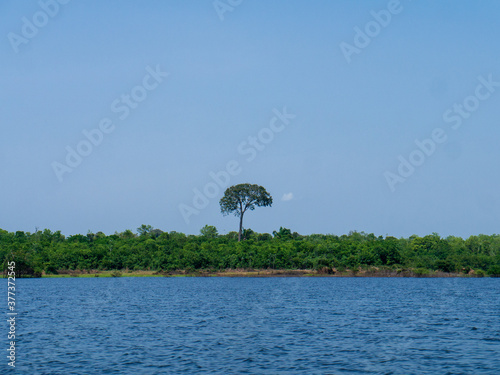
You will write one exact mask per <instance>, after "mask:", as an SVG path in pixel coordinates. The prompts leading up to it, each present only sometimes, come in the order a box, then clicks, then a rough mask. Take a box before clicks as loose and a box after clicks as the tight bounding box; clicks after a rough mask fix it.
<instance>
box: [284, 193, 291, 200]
mask: <svg viewBox="0 0 500 375" xmlns="http://www.w3.org/2000/svg"><path fill="white" fill-rule="evenodd" d="M292 199H293V193H286V194H283V196H282V197H281V200H282V201H291V200H292Z"/></svg>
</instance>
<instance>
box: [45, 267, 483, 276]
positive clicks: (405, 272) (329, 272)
mask: <svg viewBox="0 0 500 375" xmlns="http://www.w3.org/2000/svg"><path fill="white" fill-rule="evenodd" d="M484 276H486V275H485V274H484V273H482V272H478V273H476V272H474V271H470V272H468V273H449V272H442V271H432V270H426V269H421V268H420V269H394V270H393V269H379V268H375V267H373V268H369V269H360V270H348V269H347V270H342V271H339V270H336V269H331V268H326V267H325V268H323V269H319V270H310V269H309V270H307V269H306V270H274V269H262V270H255V269H227V270H219V271H213V270H198V271H188V270H176V271H151V270H134V271H133V270H108V271H101V270H59V271H58V272H57V274H45V273H43V274H42V278H64V277H84V278H85V277H484Z"/></svg>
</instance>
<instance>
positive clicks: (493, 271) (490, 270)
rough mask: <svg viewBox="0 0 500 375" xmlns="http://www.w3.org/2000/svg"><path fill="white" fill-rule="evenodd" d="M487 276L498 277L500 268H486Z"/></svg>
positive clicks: (495, 266) (496, 266)
mask: <svg viewBox="0 0 500 375" xmlns="http://www.w3.org/2000/svg"><path fill="white" fill-rule="evenodd" d="M488 275H490V276H491V277H500V266H498V265H494V266H490V268H488Z"/></svg>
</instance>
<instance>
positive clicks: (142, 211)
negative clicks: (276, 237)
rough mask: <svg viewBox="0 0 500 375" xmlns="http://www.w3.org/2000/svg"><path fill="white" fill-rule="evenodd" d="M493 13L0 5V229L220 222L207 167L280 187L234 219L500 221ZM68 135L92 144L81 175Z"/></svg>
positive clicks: (393, 223)
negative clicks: (269, 199)
mask: <svg viewBox="0 0 500 375" xmlns="http://www.w3.org/2000/svg"><path fill="white" fill-rule="evenodd" d="M55 4H56V5H55ZM214 4H215V6H214ZM231 4H232V5H231ZM229 9H230V10H229ZM498 14H500V3H499V2H497V1H494V0H490V1H481V2H472V1H440V2H436V1H418V2H417V1H410V0H401V1H397V0H391V1H378V0H377V1H375V0H374V1H352V0H344V1H342V0H338V1H326V0H324V1H320V0H316V1H307V2H306V1H284V0H282V1H264V0H253V1H246V0H244V1H237V0H232V1H229V0H221V1H219V2H213V1H196V2H185V1H159V0H157V1H152V0H151V1H144V2H139V1H125V0H124V1H119V2H118V1H109V2H102V1H91V0H89V1H78V0H71V1H67V0H66V1H62V0H61V1H60V2H55V0H45V1H40V2H38V1H31V0H30V1H23V2H19V1H15V0H8V1H2V2H1V3H0V29H1V30H0V36H1V39H0V56H1V59H0V71H1V75H0V100H1V103H2V105H1V106H0V124H1V130H2V132H1V134H2V136H1V138H0V173H1V176H2V180H1V181H2V183H1V184H0V193H1V198H0V213H1V214H0V228H3V229H6V230H8V231H16V230H24V231H30V232H33V231H34V230H35V227H39V228H41V229H43V228H49V229H51V230H61V231H62V232H63V233H64V234H67V235H69V234H75V233H87V231H88V230H91V231H93V232H97V231H103V232H105V233H108V234H112V233H114V232H115V231H119V232H121V231H123V230H125V229H132V230H135V228H137V227H138V226H140V225H141V224H150V225H152V226H153V227H155V228H159V229H162V230H165V231H172V230H175V231H180V232H184V233H188V234H191V233H192V234H197V233H199V230H200V228H201V227H203V226H204V225H205V224H209V225H215V226H216V227H217V228H218V229H219V232H221V233H227V232H228V231H231V230H237V227H238V220H237V218H235V217H234V216H227V217H223V216H222V215H221V214H220V208H219V203H218V201H219V199H220V198H221V197H222V194H223V191H224V187H223V186H217V185H214V184H212V183H211V181H212V178H211V177H210V172H214V173H218V172H220V171H224V170H226V166H227V164H228V163H229V162H234V163H237V164H236V165H237V167H238V168H237V173H236V172H235V173H233V175H228V176H229V179H228V181H227V182H228V186H229V185H234V184H238V183H243V182H250V183H255V184H259V185H262V186H264V187H265V188H266V189H267V190H268V191H269V193H270V194H271V195H272V196H273V198H274V204H273V207H272V208H258V209H256V210H255V211H253V212H249V213H248V214H247V215H246V216H245V220H244V226H245V227H246V228H252V229H253V230H255V231H258V232H268V233H271V232H272V231H273V230H277V229H279V227H280V226H283V227H287V228H290V229H292V230H293V231H297V232H299V233H301V234H310V233H333V234H339V235H340V234H344V233H347V232H349V231H351V230H358V231H365V232H368V233H375V234H376V235H394V236H397V237H400V236H405V237H406V236H410V235H412V234H417V235H426V234H430V233H432V232H437V233H439V234H441V235H442V236H448V235H457V236H462V237H467V236H469V235H471V234H479V233H484V234H493V233H499V230H498V227H499V219H500V215H499V212H500V189H498V187H499V185H500V174H499V173H497V171H496V169H497V163H498V161H499V160H500V147H498V142H499V139H500V138H499V135H500V130H499V125H500V117H499V113H500V111H499V108H500V106H499V102H500V83H499V82H500V49H498V48H497V47H496V44H495V43H496V41H497V40H498V38H499V36H500V23H498ZM37 25H38V26H37ZM359 32H361V33H362V35H361V34H359ZM347 45H348V46H349V47H348V48H349V49H348V51H351V52H352V51H355V52H352V53H346V47H345V46H347ZM152 72H153V73H152ZM154 72H156V73H154ZM167 73H168V76H167ZM155 77H156V79H155ZM127 98H128V99H127ZM134 98H135V99H134ZM127 100H128V101H127ZM123 106H125V107H127V108H128V109H127V110H125V109H123ZM120 108H121V110H120ZM283 111H285V113H288V116H289V117H288V119H286V123H284V122H283V121H281V120H279V119H276V120H275V122H272V121H273V119H274V118H275V117H276V112H278V113H283ZM457 116H458V117H457ZM103 121H104V122H106V121H108V123H107V127H106V126H104V130H106V131H107V133H105V132H103V131H102V129H99V125H100V123H101V122H103ZM271 122H272V123H273V124H274V130H273V128H272V126H271ZM96 129H97V130H96ZM277 129H279V130H280V131H277ZM84 131H86V132H91V133H92V132H93V131H94V133H92V134H94V135H95V137H96V138H94V142H95V144H91V143H90V141H89V140H88V139H87V138H86V136H85V135H84V133H83V132H84ZM99 132H100V134H101V135H102V137H101V136H99V135H98V134H99ZM436 132H437V133H436ZM96 134H97V135H96ZM433 134H434V135H435V134H440V137H436V138H435V139H433V138H432V137H433ZM259 136H260V137H261V138H262V137H263V138H262V139H263V140H264V141H262V139H259ZM249 137H256V138H257V142H258V143H257V144H258V146H257V145H255V146H252V145H251V144H250V143H249ZM266 137H267V138H266ZM426 140H430V141H426ZM416 141H417V142H420V144H424V146H422V147H423V148H419V146H418V145H417V143H416ZM438 141H439V142H438ZM243 142H246V143H243ZM265 142H267V143H265ZM422 142H423V143H422ZM79 145H80V148H78V147H79ZM89 145H90V148H89ZM425 145H426V146H425ZM68 147H69V149H71V150H73V152H76V153H77V154H78V153H79V152H81V153H82V154H85V155H79V157H80V159H81V160H79V162H78V159H77V162H75V163H73V166H74V167H71V166H70V165H69V164H68V162H67V160H66V159H67V155H68V153H69V152H70V151H68ZM425 147H427V148H425ZM249 148H253V149H254V153H253V156H254V158H253V159H251V158H250V156H251V153H250V151H248V150H249ZM245 150H246V153H245V152H244V151H245ZM77 158H78V156H77ZM248 159H251V160H248ZM401 160H404V161H401ZM73 161H74V160H73ZM400 164H405V165H403V166H401V165H400ZM55 166H56V167H55ZM233 166H234V165H233ZM68 169H69V170H71V172H68ZM56 170H59V172H58V173H59V175H58V173H56ZM233 172H234V171H233ZM223 182H225V181H223ZM221 185H223V184H222V183H221ZM207 189H208V190H207ZM204 190H206V191H208V194H209V195H212V196H213V197H210V198H209V197H207V198H206V200H203V198H202V199H201V201H200V202H198V208H197V207H195V203H193V199H194V197H195V196H196V194H197V193H196V191H199V192H200V193H201V194H205V193H204ZM183 209H184V211H183V212H184V214H183V213H182V212H181V211H182V210H183ZM186 210H187V211H186ZM186 212H189V213H188V214H186Z"/></svg>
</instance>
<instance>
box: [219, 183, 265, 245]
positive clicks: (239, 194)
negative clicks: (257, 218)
mask: <svg viewBox="0 0 500 375" xmlns="http://www.w3.org/2000/svg"><path fill="white" fill-rule="evenodd" d="M219 203H220V209H221V212H222V214H223V215H228V214H230V213H233V214H234V215H235V216H238V217H239V218H240V229H239V231H238V241H241V233H242V230H243V215H244V214H245V212H246V211H248V210H251V211H252V210H254V209H255V207H266V206H271V205H272V204H273V198H272V197H271V195H270V194H269V193H268V192H267V191H266V189H264V188H263V187H262V186H259V185H252V184H248V183H246V184H239V185H234V186H231V187H229V188H227V189H226V191H225V192H224V196H223V197H222V198H221V200H220V202H219Z"/></svg>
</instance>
